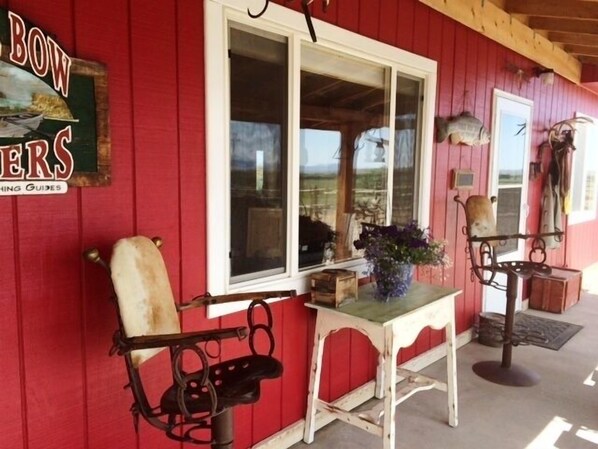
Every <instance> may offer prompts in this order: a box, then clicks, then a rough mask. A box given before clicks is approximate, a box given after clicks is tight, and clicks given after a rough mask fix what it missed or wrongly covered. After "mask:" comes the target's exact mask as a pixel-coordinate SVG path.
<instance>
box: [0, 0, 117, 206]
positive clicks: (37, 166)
mask: <svg viewBox="0 0 598 449" xmlns="http://www.w3.org/2000/svg"><path fill="white" fill-rule="evenodd" d="M0 45H1V47H0V196H6V195H36V194H57V193H66V191H67V189H68V186H69V185H70V186H100V185H108V184H109V183H110V138H109V134H108V88H107V75H106V69H105V67H104V66H103V65H101V64H99V63H95V62H89V61H83V60H80V59H76V58H72V57H70V56H69V55H68V54H67V53H66V52H65V51H64V50H63V49H62V48H61V47H60V45H59V43H58V42H57V41H56V40H55V38H54V37H51V36H50V35H48V34H46V33H44V32H43V31H42V30H41V29H40V28H38V27H36V26H34V25H32V24H31V23H28V22H26V21H25V20H24V19H23V18H21V17H20V16H19V15H18V14H15V13H13V12H11V11H6V10H1V9H0Z"/></svg>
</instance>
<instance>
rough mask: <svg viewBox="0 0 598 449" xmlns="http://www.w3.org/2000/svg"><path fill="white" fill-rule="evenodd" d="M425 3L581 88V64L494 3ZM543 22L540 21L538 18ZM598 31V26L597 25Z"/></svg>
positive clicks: (463, 0)
mask: <svg viewBox="0 0 598 449" xmlns="http://www.w3.org/2000/svg"><path fill="white" fill-rule="evenodd" d="M419 1H420V2H421V3H423V4H425V5H427V6H429V7H431V8H432V9H435V10H436V11H438V12H440V13H441V14H444V15H445V16H448V17H450V18H452V19H453V20H456V21H457V22H459V23H462V24H463V25H465V26H467V27H469V28H471V29H473V30H475V31H477V32H478V33H480V34H482V35H484V36H486V37H487V38H489V39H492V40H493V41H496V42H498V43H499V44H501V45H504V46H505V47H507V48H509V49H511V50H513V51H514V52H516V53H519V54H521V55H523V56H525V57H527V58H529V59H531V60H532V61H534V62H536V63H538V64H540V65H542V66H544V67H549V68H551V69H553V70H554V71H555V72H556V73H558V74H559V75H561V76H563V77H564V78H567V79H568V80H570V81H572V82H574V83H576V84H579V82H580V79H581V63H580V62H579V61H578V60H577V58H575V57H573V56H571V55H569V54H568V53H567V52H565V51H564V50H563V49H562V48H560V47H559V46H557V45H554V44H553V43H552V42H550V41H549V40H548V39H546V38H545V37H544V36H542V35H541V34H540V33H537V32H535V31H534V30H533V29H532V28H533V27H532V28H530V27H528V26H526V25H524V24H523V23H521V22H520V21H518V20H516V19H513V18H512V17H511V15H510V14H508V13H507V12H506V11H504V10H503V9H501V8H499V7H498V6H496V5H495V4H493V3H492V2H490V1H480V0H451V1H446V0H419ZM534 19H540V18H534ZM596 26H597V27H598V24H596ZM597 32H598V31H597Z"/></svg>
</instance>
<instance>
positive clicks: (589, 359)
mask: <svg viewBox="0 0 598 449" xmlns="http://www.w3.org/2000/svg"><path fill="white" fill-rule="evenodd" d="M593 282H594V283H595V285H592V283H593ZM528 312H529V313H532V314H535V315H539V316H542V317H545V318H550V319H555V320H562V321H567V322H570V323H575V324H580V325H582V326H584V328H583V329H582V330H581V331H580V332H579V333H577V334H576V335H575V336H573V338H572V339H571V340H569V341H568V342H567V343H565V345H564V346H563V347H562V348H561V349H560V350H559V351H552V350H550V349H544V348H539V347H536V346H519V347H516V348H514V350H513V363H516V364H519V365H523V366H526V367H529V368H531V369H533V370H535V371H536V372H537V373H539V374H540V376H541V378H542V379H541V381H540V383H539V384H538V385H535V386H533V387H505V386H500V385H496V384H493V383H490V382H488V381H486V380H483V379H481V378H480V377H478V376H476V375H475V374H474V373H473V371H472V370H471V366H472V365H473V364H474V363H475V362H478V361H482V360H500V357H501V349H500V348H492V347H488V346H483V345H480V344H479V343H477V340H474V341H472V342H471V343H469V344H467V345H465V346H464V347H462V348H461V349H459V350H458V351H457V363H458V392H459V426H458V427H456V428H451V427H449V426H448V424H447V413H446V395H445V393H442V392H440V391H437V390H431V391H423V392H419V393H417V394H416V395H415V396H413V397H412V398H409V399H408V400H407V401H406V402H404V403H402V404H400V405H399V406H398V407H397V436H396V442H397V445H396V447H397V449H474V448H475V449H551V448H558V449H598V276H596V275H595V274H594V272H584V291H582V297H581V300H580V302H579V303H578V304H577V305H575V306H574V307H572V308H570V309H569V310H567V311H566V312H565V313H564V314H562V315H560V314H552V313H547V312H538V311H535V310H529V311H528ZM445 370H446V368H445V360H444V359H442V360H440V361H438V362H436V363H434V364H432V365H430V366H429V367H427V368H425V369H424V370H422V373H424V374H428V375H430V376H432V377H436V378H438V379H446V371H445ZM367 405H368V404H365V406H367ZM365 408H367V407H365ZM358 448H359V449H363V448H367V449H377V448H380V449H381V448H382V442H381V440H380V439H379V438H377V437H375V436H373V435H371V434H369V433H367V432H365V431H362V430H360V429H358V428H356V427H352V426H350V425H347V424H345V423H342V422H340V421H335V422H333V423H332V424H330V425H328V426H326V427H324V428H323V429H321V430H319V431H318V432H316V437H315V441H314V443H312V444H310V445H307V444H303V443H298V444H296V445H294V446H292V449H358Z"/></svg>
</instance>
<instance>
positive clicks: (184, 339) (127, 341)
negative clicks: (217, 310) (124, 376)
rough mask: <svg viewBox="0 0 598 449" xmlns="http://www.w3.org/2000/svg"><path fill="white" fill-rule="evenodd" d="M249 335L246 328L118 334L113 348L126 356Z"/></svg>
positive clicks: (241, 337)
mask: <svg viewBox="0 0 598 449" xmlns="http://www.w3.org/2000/svg"><path fill="white" fill-rule="evenodd" d="M247 335H248V332H247V328H246V327H245V326H240V327H229V328H224V329H216V330H208V331H197V332H182V333H180V334H159V335H143V336H139V337H129V338H127V337H124V338H123V337H122V336H121V334H120V332H116V333H115V334H114V337H113V340H114V341H113V343H114V346H113V348H114V349H115V350H116V351H118V354H119V355H123V354H126V353H128V352H130V351H135V350H137V349H151V348H165V347H176V346H180V345H194V344H197V343H202V342H206V341H219V340H224V339H227V338H237V339H239V340H243V339H244V338H246V337H247Z"/></svg>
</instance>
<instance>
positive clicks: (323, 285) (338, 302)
mask: <svg viewBox="0 0 598 449" xmlns="http://www.w3.org/2000/svg"><path fill="white" fill-rule="evenodd" d="M354 301H357V273H356V272H355V271H351V270H341V269H326V270H323V271H321V272H319V273H314V274H312V275H311V302H318V303H322V304H327V305H330V306H333V307H337V308H338V307H341V306H343V305H345V304H349V303H351V302H354Z"/></svg>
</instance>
